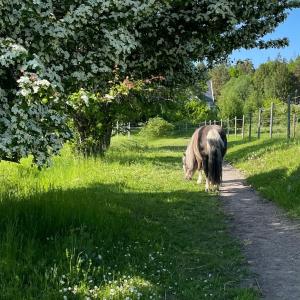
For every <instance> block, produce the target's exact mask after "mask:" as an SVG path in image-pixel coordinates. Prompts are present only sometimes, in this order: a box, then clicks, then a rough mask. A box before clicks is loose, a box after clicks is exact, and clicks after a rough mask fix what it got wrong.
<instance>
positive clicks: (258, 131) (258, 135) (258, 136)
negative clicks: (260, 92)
mask: <svg viewBox="0 0 300 300" xmlns="http://www.w3.org/2000/svg"><path fill="white" fill-rule="evenodd" d="M260 126H261V108H259V109H258V123H257V138H259V139H260Z"/></svg>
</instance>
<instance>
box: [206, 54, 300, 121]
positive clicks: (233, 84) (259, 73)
mask: <svg viewBox="0 0 300 300" xmlns="http://www.w3.org/2000/svg"><path fill="white" fill-rule="evenodd" d="M210 77H211V80H212V82H213V87H214V94H215V98H216V103H217V107H218V109H219V115H220V117H223V118H232V117H234V116H237V117H241V116H242V115H243V114H249V113H250V112H254V111H257V109H258V108H260V107H266V108H269V107H270V104H271V102H273V103H275V104H276V105H277V106H280V105H283V104H284V103H285V102H287V99H288V96H289V95H291V97H292V100H294V97H295V93H296V91H297V90H298V91H299V93H300V57H297V58H296V59H294V60H291V61H286V60H284V59H282V58H280V57H278V58H277V59H275V60H273V61H268V62H266V63H263V64H261V65H260V66H259V67H258V68H257V69H255V68H254V66H253V64H252V62H251V61H250V60H245V61H238V62H237V63H236V64H235V65H227V64H220V65H217V66H215V67H214V68H212V69H211V70H210Z"/></svg>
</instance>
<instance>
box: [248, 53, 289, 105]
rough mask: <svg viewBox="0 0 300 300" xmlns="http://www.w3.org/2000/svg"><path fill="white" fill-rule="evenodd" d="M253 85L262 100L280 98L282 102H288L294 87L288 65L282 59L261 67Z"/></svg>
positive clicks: (256, 73) (255, 75)
mask: <svg viewBox="0 0 300 300" xmlns="http://www.w3.org/2000/svg"><path fill="white" fill-rule="evenodd" d="M253 83H254V86H255V89H256V91H257V92H258V94H259V96H260V97H261V98H262V99H266V98H279V99H281V100H282V101H286V99H287V97H288V95H289V94H290V93H291V92H292V90H293V85H294V83H293V77H292V73H291V72H290V71H289V69H288V66H287V63H286V62H285V61H283V60H280V59H277V60H275V61H270V62H267V63H265V64H262V65H260V66H259V68H258V69H257V70H256V72H255V74H254V77H253Z"/></svg>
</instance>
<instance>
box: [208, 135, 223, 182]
mask: <svg viewBox="0 0 300 300" xmlns="http://www.w3.org/2000/svg"><path fill="white" fill-rule="evenodd" d="M223 148H224V142H223V140H222V138H221V136H220V134H219V132H218V131H217V130H216V129H211V130H209V132H208V133H207V152H208V168H207V169H208V170H207V171H208V172H207V173H208V174H207V175H208V180H209V181H210V182H211V183H212V184H217V185H219V184H220V183H221V181H222V162H223V156H222V151H223Z"/></svg>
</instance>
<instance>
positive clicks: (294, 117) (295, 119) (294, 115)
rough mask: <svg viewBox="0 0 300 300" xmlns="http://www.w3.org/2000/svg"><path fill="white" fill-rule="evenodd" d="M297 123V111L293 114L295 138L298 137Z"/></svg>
mask: <svg viewBox="0 0 300 300" xmlns="http://www.w3.org/2000/svg"><path fill="white" fill-rule="evenodd" d="M296 124H297V118H296V113H294V114H293V138H295V137H296Z"/></svg>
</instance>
